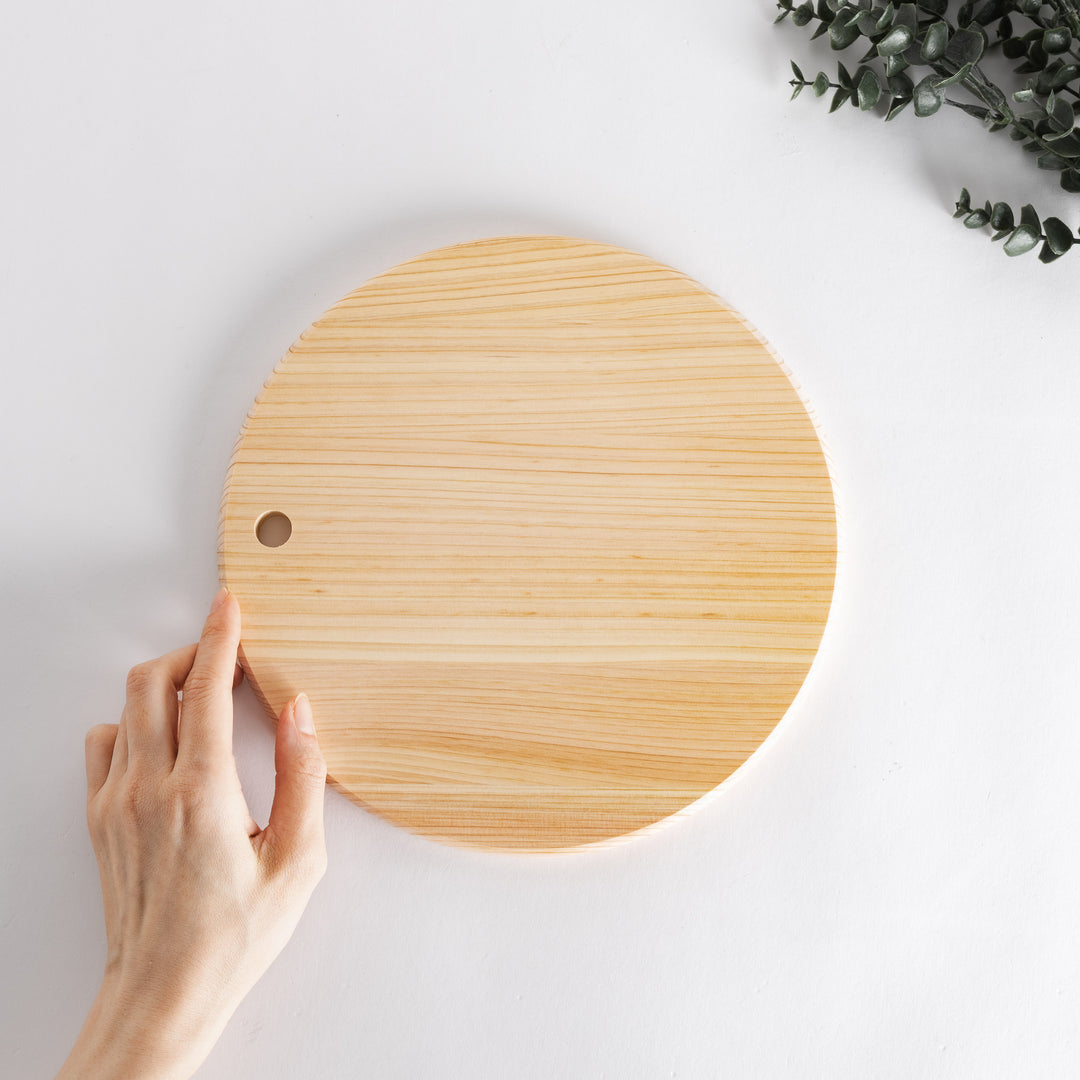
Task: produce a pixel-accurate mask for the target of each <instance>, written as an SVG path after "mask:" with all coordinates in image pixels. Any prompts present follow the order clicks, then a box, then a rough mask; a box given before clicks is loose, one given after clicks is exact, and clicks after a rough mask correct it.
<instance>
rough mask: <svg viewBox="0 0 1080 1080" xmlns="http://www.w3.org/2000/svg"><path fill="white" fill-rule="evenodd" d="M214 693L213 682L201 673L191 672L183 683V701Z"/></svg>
mask: <svg viewBox="0 0 1080 1080" xmlns="http://www.w3.org/2000/svg"><path fill="white" fill-rule="evenodd" d="M213 691H214V680H213V679H212V678H211V677H210V676H209V675H207V674H205V673H203V672H198V671H193V672H192V673H191V674H190V675H189V676H188V677H187V681H186V682H185V683H184V700H185V701H187V702H188V703H189V704H190V702H191V701H192V699H198V698H201V697H206V696H207V695H209V694H211V693H213Z"/></svg>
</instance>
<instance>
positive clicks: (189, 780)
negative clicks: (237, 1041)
mask: <svg viewBox="0 0 1080 1080" xmlns="http://www.w3.org/2000/svg"><path fill="white" fill-rule="evenodd" d="M239 643H240V608H239V605H238V604H237V602H236V599H235V597H233V596H232V595H231V594H229V593H227V592H225V590H222V591H221V592H220V593H218V595H217V596H216V597H215V598H214V606H213V607H212V608H211V611H210V615H209V617H208V618H207V620H206V625H205V627H204V628H203V632H202V637H201V639H200V641H199V643H198V645H190V646H187V647H186V648H182V649H178V650H176V651H175V652H171V653H168V654H167V655H165V656H162V657H160V658H159V659H157V660H152V661H150V662H148V663H145V664H140V665H139V666H138V667H135V668H133V669H132V671H131V673H130V675H129V676H128V684H127V702H126V704H125V706H124V711H123V714H122V716H121V718H120V723H119V725H116V724H105V725H101V726H98V727H95V728H93V729H92V730H91V731H90V732H89V734H88V735H87V737H86V777H87V820H88V823H89V827H90V836H91V840H92V841H93V845H94V851H95V853H96V855H97V860H98V868H99V870H100V873H101V890H102V894H103V897H104V901H105V931H106V937H107V940H108V956H107V961H106V965H105V976H104V979H103V981H102V985H101V989H100V991H99V992H98V995H97V997H96V999H95V1001H94V1004H93V1006H92V1007H91V1010H90V1014H89V1016H88V1017H87V1020H86V1023H85V1025H84V1026H83V1029H82V1031H81V1032H80V1034H79V1037H78V1039H77V1041H76V1043H75V1047H74V1049H73V1050H72V1052H71V1056H70V1057H69V1058H68V1061H67V1062H66V1064H65V1065H64V1068H63V1069H62V1070H61V1072H60V1074H59V1077H58V1080H68V1078H70V1077H85V1078H91V1077H92V1078H93V1080H112V1078H114V1077H123V1078H124V1080H140V1078H143V1077H153V1078H154V1080H174V1078H179V1077H184V1078H186V1077H190V1076H191V1075H192V1073H194V1071H195V1070H196V1069H197V1068H198V1067H199V1065H200V1064H201V1063H202V1061H203V1060H204V1059H205V1057H206V1055H207V1054H208V1053H209V1052H210V1049H211V1047H212V1046H213V1045H214V1043H215V1041H216V1040H217V1038H218V1036H219V1035H220V1034H221V1031H222V1029H223V1028H224V1027H225V1024H226V1022H227V1021H228V1019H229V1017H230V1016H231V1015H232V1014H233V1012H234V1010H235V1009H236V1007H237V1005H239V1003H240V1001H241V1000H242V999H243V997H244V995H245V994H246V993H247V992H248V990H250V989H251V987H252V986H253V985H254V984H255V982H256V981H257V980H258V978H259V977H260V976H261V975H262V973H263V972H264V971H265V970H266V969H267V968H268V967H269V966H270V963H271V962H272V961H273V959H274V958H275V957H276V956H277V954H278V953H279V952H280V951H281V949H282V948H283V947H284V945H285V943H286V942H287V941H288V940H289V937H290V935H291V934H292V932H293V930H294V928H295V927H296V924H297V921H298V920H299V918H300V915H301V913H302V912H303V910H304V907H305V905H306V904H307V902H308V898H309V897H310V896H311V893H312V890H313V889H314V888H315V886H316V884H318V882H319V879H320V878H321V877H322V875H323V873H324V871H325V869H326V847H325V842H324V839H323V794H324V791H325V781H326V764H325V762H324V761H323V756H322V753H321V751H320V750H319V743H318V739H317V737H316V735H315V727H314V723H313V721H312V715H311V706H310V704H309V703H308V701H307V698H306V697H305V696H304V695H303V694H301V695H300V696H299V697H297V698H295V699H294V700H293V701H291V702H289V703H288V704H287V705H286V706H285V708H284V710H283V711H282V714H281V718H280V720H279V722H278V728H277V740H276V744H275V755H274V760H275V765H276V768H277V782H276V787H275V791H274V801H273V806H272V808H271V811H270V820H269V823H268V824H267V826H266V828H265V829H260V828H259V827H258V826H257V825H256V824H255V822H254V821H253V820H252V818H251V814H250V812H249V810H248V807H247V803H246V801H245V799H244V795H243V792H242V791H241V790H240V780H239V777H238V776H237V772H236V764H235V761H234V759H233V754H232V720H233V713H232V687H233V685H234V672H235V670H236V655H237V649H238V647H239ZM179 691H182V701H178V700H177V694H178V692H179Z"/></svg>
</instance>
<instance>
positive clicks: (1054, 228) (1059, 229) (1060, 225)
mask: <svg viewBox="0 0 1080 1080" xmlns="http://www.w3.org/2000/svg"><path fill="white" fill-rule="evenodd" d="M1043 232H1045V233H1046V242H1047V243H1048V244H1049V245H1050V250H1051V251H1052V252H1053V253H1054V254H1055V255H1064V254H1065V252H1066V251H1068V250H1069V248H1071V247H1072V246H1073V234H1072V231H1071V230H1070V229H1069V226H1068V225H1066V224H1065V222H1064V221H1062V220H1061V218H1056V217H1048V218H1047V219H1046V220H1045V221H1044V222H1043Z"/></svg>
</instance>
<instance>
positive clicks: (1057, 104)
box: [1046, 90, 1076, 131]
mask: <svg viewBox="0 0 1080 1080" xmlns="http://www.w3.org/2000/svg"><path fill="white" fill-rule="evenodd" d="M1046 113H1047V116H1048V118H1049V120H1050V123H1051V124H1052V125H1053V126H1054V127H1055V128H1057V130H1058V131H1072V129H1073V124H1074V123H1075V122H1076V120H1075V117H1074V115H1073V107H1072V105H1070V104H1069V102H1068V101H1067V100H1066V99H1065V98H1063V97H1062V96H1061V95H1060V94H1055V93H1054V91H1053V90H1051V91H1050V97H1048V98H1047V99H1046Z"/></svg>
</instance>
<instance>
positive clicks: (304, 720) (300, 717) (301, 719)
mask: <svg viewBox="0 0 1080 1080" xmlns="http://www.w3.org/2000/svg"><path fill="white" fill-rule="evenodd" d="M293 716H294V717H296V726H297V727H298V728H299V729H300V730H301V731H302V732H303V733H304V734H305V735H314V734H315V717H314V716H312V715H311V702H310V701H308V696H307V694H297V695H296V700H295V701H294V702H293Z"/></svg>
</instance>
